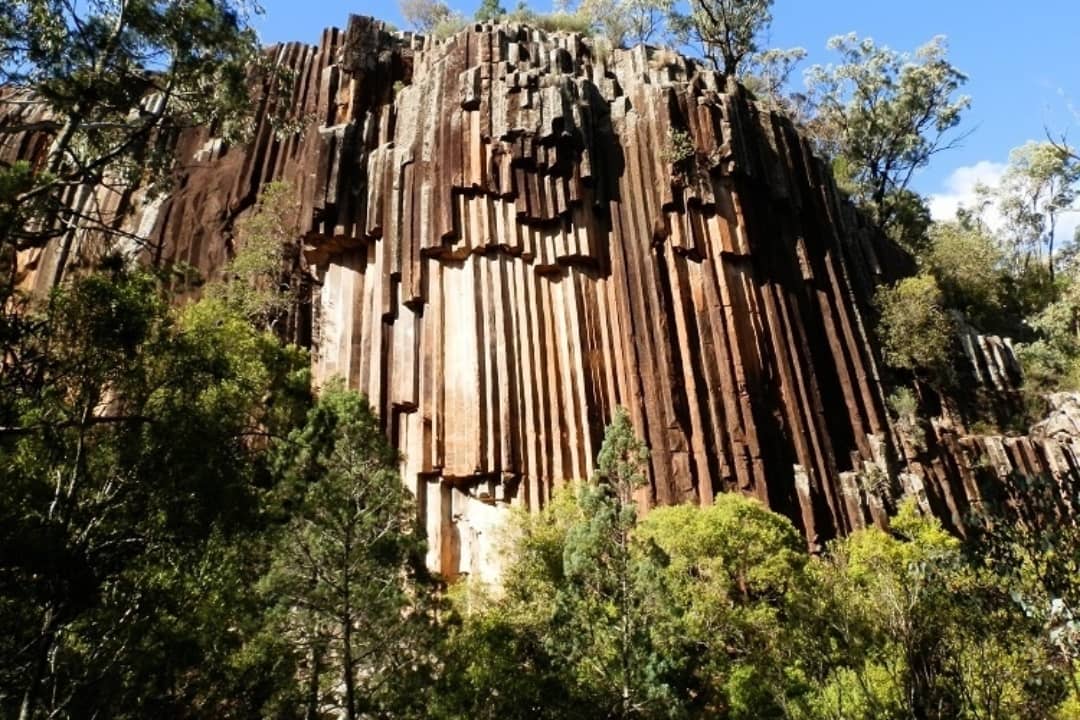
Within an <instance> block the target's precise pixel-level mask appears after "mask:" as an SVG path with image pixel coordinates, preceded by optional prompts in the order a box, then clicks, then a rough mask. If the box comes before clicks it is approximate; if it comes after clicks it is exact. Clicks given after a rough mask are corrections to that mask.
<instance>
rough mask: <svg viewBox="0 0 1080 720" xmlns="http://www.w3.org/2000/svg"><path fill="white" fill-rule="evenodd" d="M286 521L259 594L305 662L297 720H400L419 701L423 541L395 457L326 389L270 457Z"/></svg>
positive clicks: (424, 604)
mask: <svg viewBox="0 0 1080 720" xmlns="http://www.w3.org/2000/svg"><path fill="white" fill-rule="evenodd" d="M278 453H279V458H278V462H279V464H280V467H281V468H282V469H281V471H280V472H282V474H283V478H284V482H285V487H286V489H287V490H288V491H289V494H290V496H291V502H287V503H286V506H288V505H290V504H293V505H295V510H294V512H293V513H292V519H291V520H290V522H289V524H288V526H287V528H286V529H285V531H284V533H283V534H282V537H281V539H280V543H279V544H278V546H277V548H276V551H275V556H274V559H273V566H272V568H271V571H270V573H269V575H268V576H267V578H266V581H265V584H266V588H267V590H268V591H269V592H271V593H272V594H273V595H274V596H276V597H278V598H279V599H280V603H281V605H280V608H279V610H280V613H281V620H280V628H281V632H282V634H283V635H284V636H285V637H287V638H289V641H290V642H291V644H292V645H293V646H294V647H295V649H296V652H297V653H298V654H299V655H300V656H301V657H303V658H304V659H305V661H306V671H305V678H304V679H305V685H306V687H307V691H306V705H307V708H308V711H307V712H308V716H309V717H314V716H316V713H317V712H322V709H323V708H326V707H332V708H335V709H337V710H340V712H341V713H342V715H343V716H344V717H345V718H348V720H356V718H360V717H372V716H378V717H386V716H388V715H389V716H394V717H402V716H406V715H408V714H409V707H410V705H412V704H421V703H422V702H423V700H424V697H423V694H422V688H423V687H425V686H426V685H427V683H423V684H421V683H416V684H413V683H412V682H411V680H412V679H414V678H416V677H417V676H418V675H417V674H418V673H422V672H423V669H424V668H425V667H427V665H428V664H429V662H430V660H429V654H430V646H429V644H430V643H432V641H433V640H434V638H433V635H434V632H433V628H432V626H431V624H430V622H429V620H430V617H429V614H428V612H427V608H428V599H427V597H426V595H427V593H429V592H430V590H431V589H430V588H427V587H424V586H423V585H422V584H421V583H422V582H423V578H424V572H423V557H424V541H423V539H422V537H421V535H420V532H421V531H420V529H419V528H418V527H417V524H416V511H415V509H414V507H413V504H412V500H411V497H410V495H409V491H408V489H406V487H405V485H404V484H403V483H402V482H401V479H400V478H399V477H398V473H397V462H398V455H397V452H396V451H395V450H394V449H393V447H391V446H390V444H389V443H388V442H387V441H386V439H385V438H384V437H383V435H382V432H381V431H380V429H379V423H378V419H377V417H376V416H375V413H374V412H373V411H372V409H371V407H370V406H369V405H368V404H367V401H366V400H365V399H364V398H362V397H361V396H359V395H358V394H356V393H353V392H350V391H347V390H345V389H343V387H342V386H341V385H340V384H332V385H330V386H328V387H326V388H324V389H323V391H322V394H321V396H320V397H319V400H318V403H317V404H316V406H315V407H314V408H313V409H312V410H311V412H310V413H309V415H308V419H307V422H306V423H305V424H304V426H303V427H302V428H300V429H298V430H296V431H294V432H293V433H292V434H291V435H290V437H289V439H288V441H287V442H286V443H283V444H281V445H280V446H279V447H278Z"/></svg>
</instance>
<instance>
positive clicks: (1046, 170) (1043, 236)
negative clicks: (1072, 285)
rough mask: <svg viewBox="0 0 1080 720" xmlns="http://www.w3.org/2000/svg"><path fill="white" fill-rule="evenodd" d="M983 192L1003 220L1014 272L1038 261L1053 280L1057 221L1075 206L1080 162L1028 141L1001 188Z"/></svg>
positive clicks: (1015, 155)
mask: <svg viewBox="0 0 1080 720" xmlns="http://www.w3.org/2000/svg"><path fill="white" fill-rule="evenodd" d="M978 190H979V195H980V197H981V199H982V200H984V201H985V202H986V203H990V204H992V205H993V207H994V208H995V209H996V210H997V212H998V213H999V214H1000V216H1001V217H1002V219H1003V220H1004V226H1003V228H1002V229H1001V231H1000V236H1001V237H1000V241H1001V244H1002V246H1003V247H1004V248H1006V250H1007V252H1008V256H1009V259H1010V261H1011V264H1012V267H1013V272H1014V274H1020V273H1022V272H1023V271H1024V270H1026V269H1027V268H1028V267H1029V266H1030V264H1031V263H1032V262H1034V263H1037V264H1039V265H1045V266H1046V267H1047V268H1048V270H1049V273H1050V279H1051V280H1053V278H1054V270H1055V261H1054V251H1055V245H1056V243H1057V240H1058V238H1057V223H1058V220H1059V218H1060V215H1061V214H1062V213H1063V212H1066V211H1068V210H1069V209H1071V208H1072V207H1073V206H1074V205H1075V202H1076V199H1077V192H1078V190H1080V160H1078V159H1077V158H1076V157H1075V156H1073V155H1071V154H1070V153H1069V152H1068V149H1067V148H1062V147H1059V146H1057V145H1054V144H1053V143H1049V142H1041V143H1040V142H1029V143H1027V144H1025V145H1022V146H1020V147H1018V148H1014V149H1013V151H1012V152H1011V153H1010V154H1009V164H1008V167H1006V169H1005V172H1004V174H1003V175H1002V178H1001V183H1000V184H999V185H997V186H996V187H994V188H988V187H985V186H983V187H980V188H979V189H978ZM984 204H985V203H984ZM1071 239H1072V238H1067V239H1066V240H1071Z"/></svg>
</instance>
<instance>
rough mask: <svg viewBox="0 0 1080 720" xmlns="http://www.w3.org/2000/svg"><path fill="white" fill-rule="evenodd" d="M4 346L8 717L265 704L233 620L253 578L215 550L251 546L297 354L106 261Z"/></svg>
mask: <svg viewBox="0 0 1080 720" xmlns="http://www.w3.org/2000/svg"><path fill="white" fill-rule="evenodd" d="M17 348H18V351H19V352H18V355H16V356H15V357H16V360H15V361H14V362H12V363H10V364H9V363H5V365H4V366H3V368H2V369H3V374H4V378H3V380H4V384H5V388H6V390H7V392H6V393H5V395H4V397H3V399H2V400H0V494H2V497H0V527H2V530H0V547H3V548H4V557H5V558H6V559H8V560H6V561H5V563H4V565H3V569H2V570H0V598H2V600H0V616H2V617H3V624H4V626H5V627H11V628H13V629H15V630H16V632H15V634H14V636H13V637H12V638H11V639H10V642H11V645H10V646H8V649H9V650H12V652H5V653H3V658H2V659H0V676H2V677H3V678H4V682H3V685H4V687H5V688H8V689H10V694H5V695H4V697H3V698H2V699H0V703H4V713H5V714H6V715H11V716H14V715H15V714H16V712H18V711H19V708H20V707H21V708H22V714H23V716H24V717H33V716H37V715H38V713H39V712H40V713H55V714H57V715H60V716H69V715H71V714H72V713H74V710H75V709H76V708H77V709H78V710H79V713H80V714H81V713H85V714H87V715H92V714H94V713H95V712H98V713H100V712H105V711H107V712H108V713H109V714H110V715H111V716H113V717H141V716H143V715H142V713H144V712H152V713H154V714H167V715H171V714H175V713H176V712H178V710H179V709H180V708H184V712H186V713H189V714H191V715H193V716H199V714H200V713H205V716H215V715H216V712H215V708H217V707H220V706H221V704H222V703H230V702H231V703H239V702H250V703H252V705H250V706H249V707H255V708H257V707H258V706H259V705H260V704H262V703H263V702H265V701H268V700H269V695H270V694H273V689H272V688H269V687H267V686H265V685H262V684H260V683H257V682H253V681H251V677H250V675H249V673H253V674H254V675H255V676H262V677H265V678H266V679H267V680H270V679H272V678H275V677H278V678H280V674H279V672H278V670H275V669H274V667H273V666H272V664H273V658H272V657H271V656H267V655H264V654H262V652H261V651H260V650H258V649H257V648H258V647H259V643H258V642H257V637H258V636H259V634H260V629H259V627H260V621H259V617H260V615H259V613H258V612H252V613H251V614H249V615H244V616H243V618H234V617H232V616H231V615H230V613H231V612H232V610H233V609H235V607H243V606H244V604H245V603H247V598H246V597H244V595H243V592H242V590H241V589H242V588H243V587H244V586H245V585H247V584H249V583H250V582H252V581H253V579H254V575H253V572H252V567H251V565H249V564H247V563H246V562H244V561H242V560H240V559H239V558H234V557H233V556H231V555H230V553H229V551H228V548H232V547H239V546H243V545H244V544H245V543H248V542H249V541H250V542H251V544H252V546H253V552H257V548H258V547H259V544H258V541H257V536H258V534H259V532H260V529H261V527H262V525H263V515H262V511H261V507H260V498H261V490H260V488H261V487H262V486H264V485H266V484H267V483H268V482H269V481H270V477H271V475H270V472H269V468H268V467H267V465H266V463H265V461H264V458H263V457H262V455H261V454H260V453H259V452H258V448H259V442H258V438H260V437H264V436H267V435H273V434H275V433H277V432H279V431H280V429H281V428H282V427H283V426H286V427H287V426H288V425H289V424H291V423H293V422H296V421H297V419H298V418H299V416H300V413H301V412H302V408H303V407H304V405H305V404H306V402H307V398H308V382H309V378H308V371H307V366H308V360H307V358H306V356H305V354H304V353H302V352H300V351H298V350H296V349H295V348H286V347H282V346H281V345H280V344H279V343H278V342H277V340H276V339H275V338H273V337H272V336H269V335H266V334H264V333H261V332H259V331H257V330H256V329H254V328H253V327H252V326H251V325H250V324H248V323H247V322H246V320H244V319H243V318H238V317H236V316H235V315H233V314H230V312H229V310H228V308H226V307H224V306H223V305H221V304H220V303H215V302H213V301H204V302H200V303H196V304H194V305H191V306H189V307H188V308H186V309H185V310H184V311H183V312H176V311H174V310H172V309H171V308H170V307H169V306H168V304H167V303H166V302H165V297H164V295H163V294H162V293H161V292H160V291H159V289H158V284H157V282H156V280H155V278H153V277H152V276H150V275H148V274H146V273H142V272H136V271H131V270H128V269H125V268H124V267H123V265H122V264H121V263H119V262H117V261H111V264H110V265H108V266H106V267H105V268H103V269H102V270H101V271H100V272H99V273H97V274H93V275H89V276H87V277H85V278H80V279H78V280H76V281H75V282H73V283H71V284H70V285H66V286H62V287H61V288H59V289H57V290H56V291H55V292H54V293H53V296H52V297H51V298H50V299H49V302H48V305H47V306H46V307H45V308H43V309H42V310H41V314H40V315H38V316H37V318H36V320H35V321H34V322H33V323H32V324H31V325H30V327H29V330H28V332H26V333H25V334H23V335H22V336H21V337H20V338H19V342H18V344H17ZM234 560H235V562H234ZM200 568H202V570H200ZM203 570H205V572H203ZM189 571H190V572H189ZM196 597H205V598H206V599H207V604H193V605H186V604H184V601H185V598H187V599H191V598H196ZM223 597H229V598H233V599H235V600H236V602H237V603H238V604H237V605H236V606H233V607H232V608H230V609H225V608H221V607H216V606H214V604H213V603H215V602H217V599H218V598H223ZM249 609H250V606H249ZM5 642H6V641H5ZM262 647H265V648H268V647H269V646H268V645H265V644H264V645H263V646H262ZM241 656H246V657H245V658H244V659H241ZM247 682H250V683H251V684H250V685H249V686H248V688H247V689H246V690H245V689H242V688H243V685H244V684H245V683H247ZM230 696H233V697H230Z"/></svg>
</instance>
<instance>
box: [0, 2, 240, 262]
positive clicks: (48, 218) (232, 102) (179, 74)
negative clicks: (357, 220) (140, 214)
mask: <svg viewBox="0 0 1080 720" xmlns="http://www.w3.org/2000/svg"><path fill="white" fill-rule="evenodd" d="M257 12H260V9H259V7H258V6H257V5H255V4H254V3H251V2H249V1H248V0H182V1H181V2H162V1H161V0H88V1H87V2H77V3H76V2H68V1H67V0H13V2H9V3H5V4H4V10H3V11H2V13H0V86H3V87H4V92H3V93H0V117H3V121H2V122H0V141H3V139H4V137H5V136H9V135H12V134H15V133H21V132H26V131H33V132H40V133H44V134H46V135H47V137H48V138H49V142H50V145H49V150H48V153H47V156H46V158H45V160H44V163H43V164H42V166H41V167H33V168H31V167H29V166H26V165H18V166H15V167H12V168H6V169H4V170H3V171H2V174H3V175H4V176H5V178H4V179H3V181H2V182H0V186H5V185H6V186H7V190H8V191H7V192H0V202H3V207H0V213H4V214H11V215H15V216H17V218H18V222H15V223H13V224H8V225H5V226H3V228H2V230H0V233H2V235H0V241H2V242H3V243H4V244H5V245H6V246H11V245H14V247H15V248H17V249H25V248H29V247H40V246H42V245H43V244H45V243H47V242H48V241H49V240H50V239H52V238H55V237H60V238H61V241H60V243H61V245H60V260H59V262H58V264H57V269H56V278H55V279H56V280H57V281H58V280H59V279H60V277H61V276H62V275H63V272H64V267H65V265H66V262H67V257H68V255H69V254H70V251H71V245H72V239H73V231H74V229H76V228H85V227H88V226H90V227H93V228H95V229H98V230H102V231H105V232H112V233H116V232H119V231H118V225H119V223H118V222H117V218H114V217H110V216H108V215H106V214H105V213H103V212H101V211H97V210H93V209H90V210H80V209H78V208H76V207H74V205H76V204H77V203H73V202H71V197H72V196H73V194H75V193H76V192H77V191H78V190H79V188H80V187H84V188H85V187H87V186H109V187H112V188H114V189H117V190H119V191H122V190H123V189H124V188H126V187H129V186H130V185H131V184H132V183H135V182H138V183H141V184H143V185H144V186H152V185H154V184H155V183H158V182H160V181H162V180H163V179H164V178H165V177H167V171H168V170H169V169H171V153H170V148H169V147H168V145H169V143H168V140H169V138H170V137H171V135H172V133H174V132H175V131H176V130H177V129H179V128H181V127H184V126H187V125H192V124H194V125H207V126H210V127H212V128H213V129H214V131H215V132H217V133H218V134H220V135H221V136H224V137H226V138H236V137H240V136H242V135H243V133H244V131H245V130H246V129H247V126H248V124H249V123H250V121H251V119H252V117H253V113H252V104H251V92H250V91H251V84H250V78H251V76H250V69H251V65H252V63H254V62H256V61H258V60H259V59H260V58H261V54H260V53H259V44H258V41H257V38H256V35H255V32H254V30H253V29H252V27H251V25H250V22H251V19H252V16H253V15H254V14H255V13H257ZM132 239H134V240H138V239H139V238H132Z"/></svg>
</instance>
